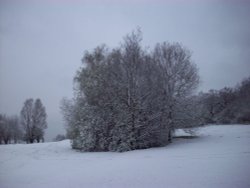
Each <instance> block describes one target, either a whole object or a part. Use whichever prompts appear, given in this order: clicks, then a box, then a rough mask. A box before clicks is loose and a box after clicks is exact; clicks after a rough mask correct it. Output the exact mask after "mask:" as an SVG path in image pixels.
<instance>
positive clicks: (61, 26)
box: [0, 0, 250, 141]
mask: <svg viewBox="0 0 250 188" xmlns="http://www.w3.org/2000/svg"><path fill="white" fill-rule="evenodd" d="M138 26H139V27H140V28H141V30H142V32H143V38H144V39H143V45H144V46H151V47H152V46H154V44H155V43H157V42H163V41H169V42H180V43H182V44H183V45H184V46H185V47H187V48H188V49H190V50H191V51H192V52H193V55H192V59H193V61H194V62H195V63H196V64H197V66H198V68H199V74H200V76H201V84H200V87H199V90H198V91H208V90H209V89H220V88H223V87H225V86H235V85H236V84H237V83H239V82H240V81H241V80H242V79H243V78H246V77H248V76H249V75H250V61H249V60H250V35H249V34H250V2H248V1H236V0H235V1H233V0H232V1H208V0H207V1H205V0H204V1H199V2H198V0H197V1H196V0H192V1H189V2H186V1H174V0H173V1H165V2H164V1H143V0H141V1H139V0H138V1H134V2H133V1H120V2H119V3H118V2H115V1H102V2H101V1H100V2H98V1H79V0H75V1H67V0H64V1H56V0H55V1H49V0H46V1H43V2H42V1H27V0H24V1H22V2H20V1H18V0H16V1H15V0H10V1H7V0H1V1H0V113H3V114H6V115H15V114H17V115H19V114H20V111H21V108H22V106H23V103H24V101H25V100H26V99H27V98H40V99H41V100H42V102H43V104H44V106H45V107H46V112H47V115H48V119H47V121H48V129H47V130H46V134H45V140H46V141H51V140H52V139H53V138H54V137H55V136H56V135H57V134H59V133H62V134H63V133H65V131H64V123H63V120H62V115H61V113H60V108H59V107H60V101H61V100H62V98H63V97H67V98H72V96H73V77H74V76H75V73H76V71H77V69H78V68H79V67H80V66H81V58H82V57H83V54H84V51H85V50H92V49H93V48H95V47H96V46H97V45H100V44H103V43H105V44H107V45H108V46H109V47H115V46H118V45H119V44H120V42H121V41H122V38H123V37H124V36H125V35H126V34H127V33H130V32H131V31H132V30H133V29H135V28H136V27H138Z"/></svg>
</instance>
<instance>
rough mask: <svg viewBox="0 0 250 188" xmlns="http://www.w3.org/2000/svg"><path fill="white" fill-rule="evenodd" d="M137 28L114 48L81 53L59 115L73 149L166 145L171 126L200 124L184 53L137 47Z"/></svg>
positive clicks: (177, 48)
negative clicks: (72, 88) (68, 96)
mask: <svg viewBox="0 0 250 188" xmlns="http://www.w3.org/2000/svg"><path fill="white" fill-rule="evenodd" d="M141 41H142V35H141V32H140V31H139V30H138V31H136V32H132V33H131V34H130V35H127V36H126V37H125V38H124V42H123V43H122V44H121V46H119V47H118V48H115V49H112V50H110V49H108V48H107V47H106V46H105V45H103V46H99V47H97V48H95V50H94V51H93V52H86V53H85V55H84V57H83V59H82V62H83V67H81V68H80V69H79V71H78V72H77V75H76V77H75V79H74V80H75V97H74V98H73V99H72V100H63V104H62V111H63V114H64V118H65V120H66V124H67V136H68V137H69V138H71V140H72V147H73V148H75V149H80V150H83V151H128V150H134V149H142V148H149V147H155V146H162V145H166V144H167V143H169V142H171V134H172V132H173V131H174V129H176V128H186V127H192V126H197V125H199V124H201V121H200V119H199V116H197V113H194V110H193V109H196V108H197V107H196V104H197V103H198V102H199V101H198V100H197V98H196V97H193V96H192V93H193V91H194V90H195V89H196V87H197V86H198V83H199V76H198V71H197V68H196V66H195V64H194V63H193V62H192V61H191V54H190V52H189V50H187V49H186V48H184V47H183V46H182V45H180V44H178V43H174V44H170V43H166V42H164V43H161V44H157V45H156V46H155V48H154V50H152V51H148V50H144V49H143V48H142V46H141Z"/></svg>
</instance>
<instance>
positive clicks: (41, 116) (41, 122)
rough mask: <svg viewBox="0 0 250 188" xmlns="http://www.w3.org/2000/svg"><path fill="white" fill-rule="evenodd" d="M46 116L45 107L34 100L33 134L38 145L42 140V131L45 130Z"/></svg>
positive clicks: (38, 100) (39, 101) (37, 100)
mask: <svg viewBox="0 0 250 188" xmlns="http://www.w3.org/2000/svg"><path fill="white" fill-rule="evenodd" d="M46 118H47V114H46V111H45V107H44V106H43V104H42V102H41V100H40V99H36V101H35V104H34V107H33V116H32V119H33V121H32V122H33V125H32V128H33V133H34V138H35V139H36V141H37V142H38V143H39V142H40V141H41V140H44V130H45V129H46V128H47V121H46Z"/></svg>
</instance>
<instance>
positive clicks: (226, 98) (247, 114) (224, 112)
mask: <svg viewBox="0 0 250 188" xmlns="http://www.w3.org/2000/svg"><path fill="white" fill-rule="evenodd" d="M198 97H199V100H200V104H201V106H202V108H201V109H202V118H203V119H204V123H206V124H208V123H220V124H230V123H250V77H249V78H247V79H244V80H243V81H242V82H241V83H240V84H239V85H237V86H236V87H235V88H223V89H221V90H210V91H209V92H207V93H200V94H199V96H198Z"/></svg>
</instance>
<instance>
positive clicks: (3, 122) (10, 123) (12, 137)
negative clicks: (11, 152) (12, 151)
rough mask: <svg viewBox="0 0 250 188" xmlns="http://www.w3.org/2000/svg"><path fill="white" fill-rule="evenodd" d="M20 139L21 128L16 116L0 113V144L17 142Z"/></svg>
mask: <svg viewBox="0 0 250 188" xmlns="http://www.w3.org/2000/svg"><path fill="white" fill-rule="evenodd" d="M20 139H22V130H21V128H20V126H19V123H18V117H17V116H12V117H8V116H6V115H3V114H0V144H3V143H4V144H10V143H17V142H18V141H19V140H20Z"/></svg>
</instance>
